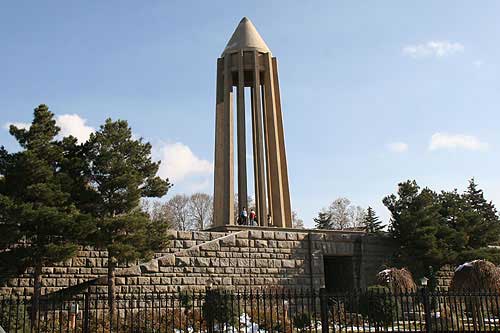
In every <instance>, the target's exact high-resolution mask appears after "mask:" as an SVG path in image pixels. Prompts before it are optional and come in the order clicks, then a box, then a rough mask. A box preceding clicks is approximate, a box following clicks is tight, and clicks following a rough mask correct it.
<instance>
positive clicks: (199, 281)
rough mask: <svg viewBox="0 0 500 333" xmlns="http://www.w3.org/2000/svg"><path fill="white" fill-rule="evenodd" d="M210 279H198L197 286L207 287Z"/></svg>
mask: <svg viewBox="0 0 500 333" xmlns="http://www.w3.org/2000/svg"><path fill="white" fill-rule="evenodd" d="M209 279H210V278H208V277H197V278H196V284H197V285H202V286H205V285H206V284H207V283H208V280H209Z"/></svg>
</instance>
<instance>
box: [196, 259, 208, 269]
mask: <svg viewBox="0 0 500 333" xmlns="http://www.w3.org/2000/svg"><path fill="white" fill-rule="evenodd" d="M194 264H195V265H196V266H201V267H208V266H210V259H209V258H200V257H197V258H194Z"/></svg>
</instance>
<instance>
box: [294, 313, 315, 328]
mask: <svg viewBox="0 0 500 333" xmlns="http://www.w3.org/2000/svg"><path fill="white" fill-rule="evenodd" d="M293 326H295V328H296V329H298V330H299V331H300V332H304V331H305V330H306V329H307V328H308V327H309V326H311V315H310V314H309V313H307V312H303V313H298V314H296V315H295V316H293Z"/></svg>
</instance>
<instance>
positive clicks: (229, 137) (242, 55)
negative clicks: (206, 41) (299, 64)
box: [214, 17, 292, 227]
mask: <svg viewBox="0 0 500 333" xmlns="http://www.w3.org/2000/svg"><path fill="white" fill-rule="evenodd" d="M246 87H247V88H250V89H247V91H250V96H246V98H250V100H251V112H249V113H250V115H251V119H252V121H251V123H252V129H251V130H252V136H251V137H252V147H253V168H254V184H255V204H256V213H257V221H258V224H259V225H260V226H267V225H268V219H269V217H268V215H270V217H271V218H270V220H271V221H272V224H273V225H274V226H278V227H292V221H291V220H292V217H291V215H292V214H291V207H290V190H289V186H288V171H287V162H286V153H285V139H284V133H283V116H282V112H281V101H280V91H279V83H278V67H277V61H276V58H275V57H273V56H272V55H271V51H270V50H269V48H268V47H267V45H266V43H265V42H264V40H263V39H262V37H261V36H260V35H259V33H258V32H257V29H255V26H254V25H253V24H252V22H251V21H250V20H249V19H248V18H246V17H244V18H243V19H242V20H241V22H240V23H239V24H238V27H237V28H236V30H235V31H234V33H233V35H232V36H231V39H230V40H229V42H228V43H227V46H226V48H225V49H224V51H223V52H222V55H221V57H220V58H219V59H217V97H216V117H215V118H216V123H215V180H214V187H215V188H214V224H215V226H223V225H228V224H235V221H234V216H235V212H234V147H233V142H234V130H233V129H234V123H233V119H234V111H233V110H234V107H233V106H234V104H235V103H234V95H236V124H237V126H236V129H237V130H236V138H237V140H236V142H237V168H238V204H239V207H238V209H239V210H240V211H241V210H242V209H243V207H248V205H247V195H248V192H247V190H248V189H247V165H246V128H245V116H246V113H245V88H246Z"/></svg>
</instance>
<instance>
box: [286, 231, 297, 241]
mask: <svg viewBox="0 0 500 333" xmlns="http://www.w3.org/2000/svg"><path fill="white" fill-rule="evenodd" d="M286 239H287V240H291V241H295V240H297V233H296V232H293V231H289V232H287V233H286Z"/></svg>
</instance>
